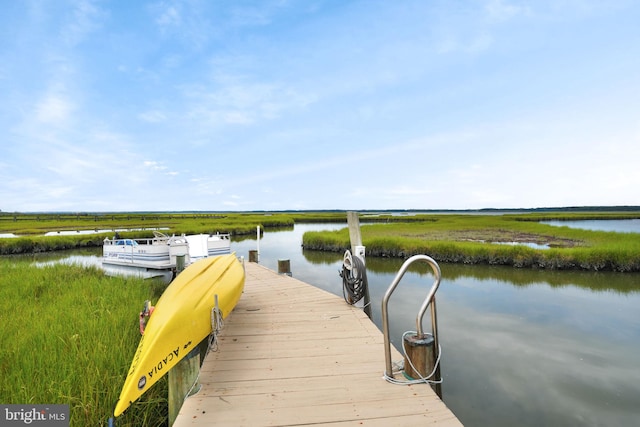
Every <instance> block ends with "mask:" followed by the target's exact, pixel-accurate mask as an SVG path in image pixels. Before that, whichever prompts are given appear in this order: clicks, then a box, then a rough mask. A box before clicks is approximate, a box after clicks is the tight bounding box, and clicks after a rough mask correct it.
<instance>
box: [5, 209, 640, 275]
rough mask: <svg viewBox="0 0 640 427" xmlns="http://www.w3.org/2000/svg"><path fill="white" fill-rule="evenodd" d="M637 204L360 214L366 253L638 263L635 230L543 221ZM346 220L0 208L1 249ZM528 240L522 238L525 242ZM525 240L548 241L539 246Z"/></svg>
mask: <svg viewBox="0 0 640 427" xmlns="http://www.w3.org/2000/svg"><path fill="white" fill-rule="evenodd" d="M638 218H640V211H630V210H624V211H621V212H602V211H593V210H592V211H587V212H576V211H574V210H572V209H569V210H567V211H554V212H534V213H516V214H510V213H504V214H501V215H495V214H491V213H488V214H483V213H474V214H459V213H443V214H415V215H394V214H392V213H390V212H380V213H373V212H365V213H363V214H361V215H360V222H361V224H362V234H363V239H364V244H365V246H367V254H368V255H369V256H379V257H399V258H406V257H408V256H411V255H413V254H416V253H426V254H429V255H431V256H432V257H433V258H435V259H436V260H437V261H439V262H451V263H463V264H489V265H509V266H513V267H519V268H542V269H554V270H565V269H578V270H593V271H620V272H638V271H640V237H639V236H638V235H637V234H631V233H610V232H598V231H589V230H576V229H570V228H568V227H554V226H549V225H546V224H541V223H540V221H545V220H559V221H566V220H593V219H607V220H611V219H638ZM311 222H314V223H317V222H332V223H345V224H346V212H335V211H323V212H288V213H281V212H278V213H269V212H265V213H117V214H116V213H113V214H109V213H103V214H84V215H80V214H8V213H0V233H15V234H19V235H22V236H21V237H18V238H4V239H0V255H9V254H20V253H38V252H47V251H56V250H63V249H71V248H81V247H99V246H102V240H103V239H104V238H105V237H110V236H112V235H113V232H111V231H110V232H108V233H103V234H91V235H87V234H84V235H72V236H52V237H44V236H42V234H44V233H45V232H48V231H60V230H104V229H109V230H115V229H141V228H147V229H150V228H167V229H168V230H166V232H167V233H169V234H182V233H185V234H196V233H213V232H221V233H231V234H232V235H234V236H236V238H238V237H240V236H243V235H244V236H248V235H253V234H254V233H255V230H256V227H260V228H261V229H263V230H264V229H269V228H271V229H275V228H281V227H292V226H293V225H294V223H311ZM152 233H153V232H152V231H150V230H146V231H128V232H120V234H121V235H122V236H123V237H147V236H151V235H152ZM523 243H524V244H525V245H523ZM302 244H303V246H304V247H305V248H307V249H313V250H322V251H334V252H341V251H344V250H345V249H347V248H348V247H349V246H350V245H349V236H348V232H347V230H346V228H345V229H343V230H339V231H332V232H308V233H306V234H305V235H304V237H303V241H302ZM527 245H530V246H533V245H546V246H548V247H549V249H535V248H533V247H529V246H527Z"/></svg>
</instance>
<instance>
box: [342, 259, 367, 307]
mask: <svg viewBox="0 0 640 427" xmlns="http://www.w3.org/2000/svg"><path fill="white" fill-rule="evenodd" d="M351 262H352V265H351V269H348V268H347V267H346V266H345V265H344V264H342V271H341V272H340V277H342V295H343V296H344V300H345V301H346V302H347V304H351V305H353V304H355V303H357V302H358V301H360V300H361V299H362V298H363V297H364V294H365V290H366V287H367V286H368V283H367V270H366V268H365V266H364V262H362V260H361V259H360V258H359V257H357V256H354V257H352V258H351ZM354 270H355V271H356V273H355V275H354Z"/></svg>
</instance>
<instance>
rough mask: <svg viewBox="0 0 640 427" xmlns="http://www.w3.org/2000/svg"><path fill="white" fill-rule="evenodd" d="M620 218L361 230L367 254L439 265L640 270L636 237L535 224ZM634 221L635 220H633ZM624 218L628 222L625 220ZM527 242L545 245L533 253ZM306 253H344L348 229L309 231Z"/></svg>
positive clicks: (514, 218)
mask: <svg viewBox="0 0 640 427" xmlns="http://www.w3.org/2000/svg"><path fill="white" fill-rule="evenodd" d="M585 217H588V218H589V219H595V218H597V219H621V216H620V215H615V214H614V215H602V214H601V215H598V216H597V217H595V216H593V215H588V216H586V215H578V214H573V215H568V216H567V215H566V214H565V215H544V216H540V215H539V214H535V215H532V216H528V215H525V214H519V215H500V216H495V215H474V216H469V215H439V216H425V217H424V218H423V219H424V221H423V222H411V223H389V224H384V225H382V224H371V225H363V226H361V232H362V239H363V244H364V245H365V246H366V248H367V254H368V255H369V256H377V257H399V258H407V257H409V256H411V255H415V254H419V253H426V254H428V255H430V256H432V257H433V258H434V259H436V260H437V261H438V262H449V263H461V264H488V265H507V266H513V267H518V268H540V269H550V270H591V271H617V272H640V236H638V234H637V233H613V232H602V231H590V230H579V229H572V228H569V227H555V226H551V225H546V224H541V223H539V222H538V221H541V220H552V219H560V218H563V219H565V220H567V219H571V220H577V219H585ZM634 218H637V216H636V217H634ZM625 219H626V218H625ZM525 244H534V245H546V246H548V249H536V248H533V247H529V246H526V245H525ZM303 246H304V248H305V249H312V250H323V251H334V252H342V251H344V250H346V249H348V248H349V246H350V242H349V233H348V230H347V229H346V228H345V229H342V230H336V231H321V232H307V233H305V234H304V236H303Z"/></svg>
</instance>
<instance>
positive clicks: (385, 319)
mask: <svg viewBox="0 0 640 427" xmlns="http://www.w3.org/2000/svg"><path fill="white" fill-rule="evenodd" d="M416 261H425V262H427V263H428V264H429V265H430V266H431V269H432V270H433V273H434V275H435V281H434V282H433V285H431V289H430V290H429V293H428V294H427V298H426V299H425V300H424V302H423V303H422V306H421V307H420V311H419V312H418V315H417V316H416V331H417V334H418V336H420V337H422V336H424V335H425V334H424V332H423V331H422V318H423V317H424V313H425V312H426V311H427V308H429V305H430V304H432V307H431V332H432V334H433V345H434V348H435V349H436V351H438V352H439V350H438V349H439V347H438V322H437V316H436V291H437V290H438V287H439V286H440V279H441V276H442V274H441V272H440V266H439V265H438V263H437V262H436V261H435V260H434V259H433V258H431V257H430V256H427V255H414V256H412V257H411V258H409V259H407V260H406V261H405V262H404V264H402V267H400V270H398V274H396V277H395V279H393V282H391V285H389V288H388V289H387V292H386V293H385V294H384V297H383V298H382V332H383V334H384V346H385V347H384V356H385V362H386V371H385V375H389V376H393V367H392V362H391V343H390V340H389V316H388V314H387V311H388V310H387V306H388V305H389V298H391V294H392V293H393V291H394V290H395V289H396V287H397V286H398V283H400V280H401V279H402V276H404V273H406V271H407V269H408V268H409V266H410V265H411V264H413V263H414V262H416ZM436 357H437V355H436Z"/></svg>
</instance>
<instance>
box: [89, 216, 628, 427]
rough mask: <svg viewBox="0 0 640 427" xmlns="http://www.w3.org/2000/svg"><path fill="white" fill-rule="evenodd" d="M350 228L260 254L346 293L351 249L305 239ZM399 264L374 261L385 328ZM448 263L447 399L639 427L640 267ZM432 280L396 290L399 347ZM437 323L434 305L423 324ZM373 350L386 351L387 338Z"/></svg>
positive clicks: (555, 419)
mask: <svg viewBox="0 0 640 427" xmlns="http://www.w3.org/2000/svg"><path fill="white" fill-rule="evenodd" d="M562 225H566V224H562ZM345 226H346V224H338V225H334V224H326V225H325V224H321V225H318V224H300V225H296V226H295V227H294V228H293V229H292V230H289V231H279V232H273V231H267V232H266V233H265V235H264V236H263V238H262V239H261V240H260V263H261V264H262V265H265V266H266V267H268V268H271V269H273V270H277V262H278V259H289V260H290V261H291V270H292V273H293V276H294V277H296V278H298V279H300V280H303V281H305V282H307V283H310V284H313V285H315V286H317V287H319V288H322V289H325V290H327V291H329V292H332V293H334V294H336V295H339V296H342V281H341V278H340V277H339V276H338V271H339V270H340V269H341V267H342V256H343V254H332V253H323V252H316V251H303V250H302V248H301V242H302V234H303V233H304V232H305V231H308V230H319V229H336V228H343V227H345ZM231 249H232V250H233V251H236V253H237V254H238V255H239V256H240V255H242V256H244V257H245V258H248V252H249V250H253V249H256V241H255V238H249V239H245V240H243V241H236V242H232V246H231ZM94 258H95V257H94ZM401 264H402V260H390V259H378V258H373V257H371V258H368V259H367V271H368V273H367V274H368V278H369V286H370V293H371V300H372V309H373V321H374V322H375V323H376V324H377V325H378V327H380V317H381V316H380V303H381V299H382V296H383V295H384V293H385V291H386V289H387V287H388V286H389V284H390V283H391V282H392V280H393V278H394V277H395V274H396V272H397V271H398V269H399V268H400V266H401ZM440 267H441V269H442V273H443V279H442V283H441V285H440V288H439V290H438V294H437V308H438V326H439V331H438V332H439V338H440V343H441V346H442V357H443V359H442V375H443V378H444V384H443V398H444V401H445V403H446V404H447V406H448V407H449V408H450V409H451V410H452V411H453V412H454V413H455V414H456V415H457V416H458V418H459V419H460V420H461V421H462V422H463V423H464V424H465V425H466V426H510V427H511V426H638V425H640V309H639V307H640V274H620V273H593V272H553V271H536V270H520V269H513V268H509V267H495V266H493V267H492V266H465V265H457V264H441V265H440ZM432 281H433V277H432V276H431V275H430V270H429V268H428V267H427V266H426V264H423V265H421V266H419V268H413V269H412V270H410V271H409V272H408V273H407V274H405V276H404V278H403V279H402V282H401V283H400V284H399V286H398V288H397V289H396V291H395V292H394V294H393V296H392V297H391V300H390V303H389V315H390V319H391V320H390V329H391V337H392V342H393V344H394V345H395V346H396V348H400V346H401V340H402V333H403V332H404V331H407V330H415V327H416V326H415V317H416V314H417V313H418V310H419V308H420V305H421V304H422V301H423V299H424V298H425V297H426V294H427V292H428V289H429V288H430V287H431V284H432ZM430 327H431V325H430V321H429V314H428V313H427V315H426V316H425V323H424V328H425V330H426V331H429V330H430ZM371 351H380V353H381V354H384V349H383V348H382V347H380V348H372V349H371ZM354 363H357V361H354ZM383 371H384V366H383V365H381V366H380V375H381V376H382V373H383ZM381 381H383V380H382V379H381ZM399 387H400V386H399Z"/></svg>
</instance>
